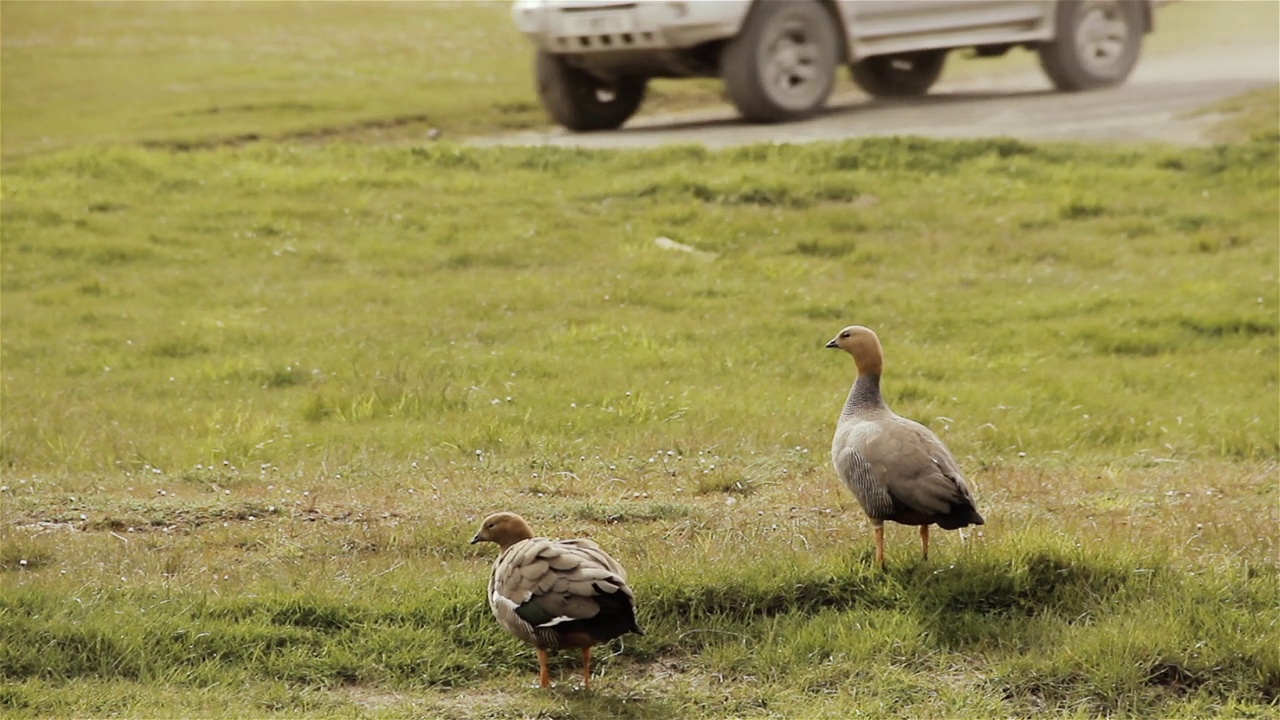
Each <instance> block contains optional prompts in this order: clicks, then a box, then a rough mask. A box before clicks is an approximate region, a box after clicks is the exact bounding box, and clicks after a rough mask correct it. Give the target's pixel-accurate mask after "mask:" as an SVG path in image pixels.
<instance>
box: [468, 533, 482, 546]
mask: <svg viewBox="0 0 1280 720" xmlns="http://www.w3.org/2000/svg"><path fill="white" fill-rule="evenodd" d="M478 542H484V540H483V539H482V538H481V537H480V533H476V536H475V537H473V538H471V544H472V545H475V544H476V543H478Z"/></svg>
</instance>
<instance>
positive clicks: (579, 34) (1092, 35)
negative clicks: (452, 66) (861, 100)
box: [512, 0, 1152, 130]
mask: <svg viewBox="0 0 1280 720" xmlns="http://www.w3.org/2000/svg"><path fill="white" fill-rule="evenodd" d="M512 14H513V16H514V18H515V21H516V25H517V26H518V27H519V28H520V31H521V32H523V33H524V34H525V35H526V36H528V37H529V38H530V39H531V40H532V41H533V43H534V44H535V45H536V46H537V55H536V61H535V68H536V75H537V83H538V96H539V98H540V99H541V101H542V104H543V106H544V107H545V108H546V110H547V112H548V113H549V114H550V115H551V117H552V119H553V120H555V121H556V122H557V123H559V124H561V125H563V126H565V127H566V128H569V129H570V130H608V129H612V128H616V127H619V126H621V125H622V124H623V123H624V122H626V121H627V119H628V118H630V117H631V116H632V115H633V114H635V112H636V110H637V109H638V108H639V107H640V103H641V102H642V101H643V100H644V93H645V86H646V85H647V84H648V82H649V79H650V78H656V77H716V76H719V77H721V78H722V79H723V80H724V87H725V90H726V92H727V94H728V96H729V99H730V100H731V101H732V102H733V104H734V106H735V107H737V109H738V112H739V113H741V114H742V116H743V117H744V118H746V119H747V120H749V121H752V122H780V121H784V120H794V119H798V118H802V117H805V116H806V115H810V114H812V113H814V112H816V111H818V110H820V109H821V108H822V107H823V105H825V104H826V101H827V98H828V97H829V96H830V95H831V90H832V87H833V86H834V85H835V80H836V68H837V67H838V66H839V65H842V64H848V65H849V67H850V70H851V73H852V75H853V80H854V82H856V83H857V84H858V86H859V87H861V88H862V89H863V90H865V91H866V92H867V93H868V94H870V95H873V96H875V97H893V96H912V95H923V94H924V93H926V92H928V91H929V88H930V87H931V86H932V85H933V83H934V82H935V81H936V80H937V79H938V76H939V75H941V74H942V66H943V63H944V62H945V61H946V58H947V53H948V52H950V51H951V50H956V49H959V48H973V49H974V51H976V53H977V55H978V56H980V57H995V56H999V55H1003V54H1004V53H1006V52H1008V51H1009V49H1010V48H1013V47H1018V46H1022V47H1027V48H1030V49H1033V50H1035V51H1036V52H1037V53H1038V54H1039V56H1040V63H1041V65H1042V66H1043V68H1044V70H1045V72H1046V73H1047V74H1048V76H1049V78H1050V79H1051V80H1052V82H1053V84H1054V86H1056V87H1057V88H1058V89H1060V90H1087V89H1090V88H1097V87H1104V86H1107V85H1114V84H1118V83H1121V82H1123V81H1124V80H1125V78H1127V77H1128V76H1129V73H1130V71H1132V70H1133V67H1134V65H1135V64H1136V63H1137V62H1138V55H1139V53H1140V52H1141V49H1142V40H1143V35H1144V34H1145V33H1148V32H1150V31H1151V29H1152V17H1151V2H1150V0H684V1H683V2H682V1H680V0H517V1H516V2H515V4H514V7H513V9H512Z"/></svg>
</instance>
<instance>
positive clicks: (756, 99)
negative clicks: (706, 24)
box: [720, 0, 841, 123]
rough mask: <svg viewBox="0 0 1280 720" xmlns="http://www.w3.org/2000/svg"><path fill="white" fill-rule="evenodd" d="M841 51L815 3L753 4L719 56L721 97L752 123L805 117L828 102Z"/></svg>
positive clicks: (832, 25)
mask: <svg viewBox="0 0 1280 720" xmlns="http://www.w3.org/2000/svg"><path fill="white" fill-rule="evenodd" d="M840 45H841V41H840V36H839V35H837V34H836V21H835V20H834V19H833V18H832V17H831V16H830V15H829V14H828V13H827V11H826V10H825V9H824V8H823V7H822V6H821V5H820V4H818V2H817V0H757V1H756V3H755V4H754V5H753V6H752V8H751V12H750V13H749V14H748V15H747V20H746V22H745V23H743V26H742V31H741V32H740V33H739V34H738V36H737V37H735V38H733V39H732V40H730V41H729V42H728V43H726V44H725V46H724V49H723V50H722V51H721V53H720V74H721V76H722V77H723V78H724V87H725V91H726V92H727V93H728V95H729V99H730V100H731V101H732V102H733V105H734V107H736V108H737V109H738V112H739V113H741V114H742V116H743V117H744V118H746V119H747V120H749V121H751V122H766V123H768V122H780V121H782V120H794V119H796V118H800V117H804V116H805V115H808V114H810V113H813V112H814V111H816V110H818V109H820V108H821V107H822V106H823V105H824V104H826V102H827V98H828V97H830V96H831V88H832V87H833V86H834V85H835V68H836V64H837V63H836V58H837V55H838V53H839V52H840Z"/></svg>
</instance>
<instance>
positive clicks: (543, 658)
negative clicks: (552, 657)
mask: <svg viewBox="0 0 1280 720" xmlns="http://www.w3.org/2000/svg"><path fill="white" fill-rule="evenodd" d="M538 682H539V683H540V684H541V685H542V687H544V688H548V687H551V670H550V669H549V668H548V667H547V651H546V648H538Z"/></svg>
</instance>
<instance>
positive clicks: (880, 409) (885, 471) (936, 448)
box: [831, 375, 984, 530]
mask: <svg viewBox="0 0 1280 720" xmlns="http://www.w3.org/2000/svg"><path fill="white" fill-rule="evenodd" d="M831 461H832V463H834V464H835V468H836V472H837V473H838V474H839V475H840V478H841V479H842V480H843V481H844V483H845V485H847V486H848V487H849V489H850V490H851V491H852V492H853V495H854V497H855V498H857V500H858V504H860V505H861V506H862V509H863V511H865V512H866V514H867V516H868V517H870V518H871V519H872V520H873V521H877V522H883V521H885V520H891V521H893V522H896V523H901V524H904V525H931V524H937V525H938V526H939V527H941V528H943V529H946V530H954V529H956V528H962V527H966V526H968V525H982V524H983V522H984V520H983V519H982V516H981V515H980V514H979V513H978V510H977V508H976V507H975V506H974V501H973V496H972V495H971V494H970V492H969V486H968V485H967V484H966V483H965V479H964V476H963V475H962V474H961V473H960V469H959V467H957V465H956V461H955V459H954V458H953V457H952V456H951V452H950V451H948V450H947V447H946V446H945V445H943V444H942V441H941V440H939V439H938V436H937V435H935V434H933V432H932V431H930V430H929V429H928V428H926V427H925V426H923V425H921V424H920V423H918V422H915V421H914V420H909V419H907V418H904V417H901V416H899V415H897V414H896V413H894V412H893V411H892V410H890V409H889V407H888V406H887V405H885V403H884V399H883V398H882V397H881V395H880V378H879V376H877V375H860V376H859V377H858V380H857V382H855V383H854V385H853V389H852V390H850V392H849V398H848V400H847V401H846V402H845V406H844V410H843V412H841V414H840V420H839V422H838V423H837V424H836V432H835V437H834V438H832V441H831Z"/></svg>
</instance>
